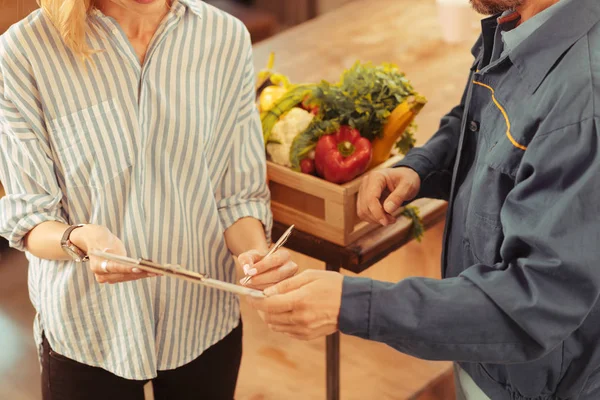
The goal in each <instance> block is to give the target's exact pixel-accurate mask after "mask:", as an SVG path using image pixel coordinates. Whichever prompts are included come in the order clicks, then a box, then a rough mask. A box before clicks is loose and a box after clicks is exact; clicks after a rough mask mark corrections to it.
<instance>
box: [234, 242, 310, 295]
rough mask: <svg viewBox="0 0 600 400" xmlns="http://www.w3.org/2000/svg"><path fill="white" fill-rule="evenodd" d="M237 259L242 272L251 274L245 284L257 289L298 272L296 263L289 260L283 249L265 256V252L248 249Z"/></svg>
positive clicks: (288, 254)
mask: <svg viewBox="0 0 600 400" xmlns="http://www.w3.org/2000/svg"><path fill="white" fill-rule="evenodd" d="M238 261H239V263H240V265H241V266H242V268H243V270H244V273H245V274H246V275H250V276H251V278H250V280H249V281H248V282H247V283H246V285H245V286H247V287H251V288H253V289H258V290H263V289H265V288H267V287H269V286H272V285H275V284H277V283H279V282H281V281H283V280H285V279H288V278H291V277H292V276H294V275H296V272H298V264H296V263H295V262H293V261H292V260H291V257H290V253H289V251H287V250H284V249H279V250H277V251H276V252H275V253H273V254H272V255H270V256H269V257H266V258H265V253H262V252H260V251H257V250H250V251H247V252H245V253H242V254H240V255H239V257H238ZM242 281H243V279H242ZM240 283H241V281H240Z"/></svg>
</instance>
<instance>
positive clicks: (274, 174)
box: [267, 161, 344, 204]
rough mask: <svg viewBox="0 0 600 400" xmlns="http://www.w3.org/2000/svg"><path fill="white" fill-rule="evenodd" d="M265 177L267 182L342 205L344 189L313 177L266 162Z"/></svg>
mask: <svg viewBox="0 0 600 400" xmlns="http://www.w3.org/2000/svg"><path fill="white" fill-rule="evenodd" d="M267 176H268V178H269V180H272V181H275V182H278V183H282V184H285V185H286V186H289V187H291V188H294V189H296V190H299V191H301V192H304V193H308V194H311V195H313V196H317V197H321V198H323V199H327V200H332V201H335V202H338V203H340V204H342V203H343V202H344V188H343V187H341V186H339V185H334V184H332V183H330V182H327V181H324V180H323V179H319V178H317V177H315V176H311V175H307V174H302V173H299V172H295V171H292V170H291V169H289V168H286V167H283V166H281V165H277V164H275V163H273V162H270V161H268V162H267Z"/></svg>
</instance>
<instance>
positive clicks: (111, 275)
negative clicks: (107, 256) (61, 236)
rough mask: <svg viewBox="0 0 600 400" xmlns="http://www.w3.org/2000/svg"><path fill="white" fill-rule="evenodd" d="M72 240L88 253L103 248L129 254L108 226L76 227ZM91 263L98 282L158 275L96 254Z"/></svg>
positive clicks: (121, 280)
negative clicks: (104, 258)
mask: <svg viewBox="0 0 600 400" xmlns="http://www.w3.org/2000/svg"><path fill="white" fill-rule="evenodd" d="M71 242H73V244H74V245H75V246H77V247H79V248H80V249H81V250H83V251H84V252H86V253H88V252H89V251H90V250H102V251H106V252H108V253H113V254H117V255H121V256H126V255H127V252H126V251H125V246H124V245H123V242H122V241H121V240H120V239H119V238H118V237H116V236H115V235H113V233H112V232H111V231H109V230H108V229H107V228H106V227H104V226H100V225H85V226H83V227H81V228H78V229H75V230H74V231H73V232H72V233H71ZM89 264H90V269H91V270H92V272H93V273H94V275H95V277H96V281H97V282H98V283H119V282H128V281H134V280H137V279H142V278H150V277H153V276H157V275H156V274H150V273H147V272H144V271H142V270H140V269H139V268H135V267H130V266H127V265H123V264H118V263H116V262H114V261H108V260H103V259H102V258H98V257H94V256H90V263H89Z"/></svg>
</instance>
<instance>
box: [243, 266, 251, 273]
mask: <svg viewBox="0 0 600 400" xmlns="http://www.w3.org/2000/svg"><path fill="white" fill-rule="evenodd" d="M243 268H244V273H245V274H246V275H248V270H249V269H250V265H249V264H245V265H244V267H243Z"/></svg>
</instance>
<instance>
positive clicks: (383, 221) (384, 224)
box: [379, 218, 387, 226]
mask: <svg viewBox="0 0 600 400" xmlns="http://www.w3.org/2000/svg"><path fill="white" fill-rule="evenodd" d="M379 223H380V224H381V225H383V226H386V225H387V220H386V219H385V218H382V219H380V220H379Z"/></svg>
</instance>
